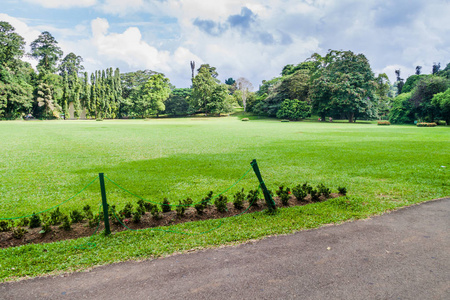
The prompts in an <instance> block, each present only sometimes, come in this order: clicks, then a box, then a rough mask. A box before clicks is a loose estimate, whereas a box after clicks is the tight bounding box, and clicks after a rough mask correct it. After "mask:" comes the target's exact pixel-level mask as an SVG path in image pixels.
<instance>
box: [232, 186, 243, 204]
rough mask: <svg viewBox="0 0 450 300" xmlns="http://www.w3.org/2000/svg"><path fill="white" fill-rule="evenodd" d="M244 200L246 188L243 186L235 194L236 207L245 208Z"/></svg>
mask: <svg viewBox="0 0 450 300" xmlns="http://www.w3.org/2000/svg"><path fill="white" fill-rule="evenodd" d="M244 200H245V194H244V188H242V190H241V191H238V192H237V193H236V194H234V200H233V205H234V208H236V209H243V208H244Z"/></svg>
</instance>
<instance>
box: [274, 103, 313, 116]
mask: <svg viewBox="0 0 450 300" xmlns="http://www.w3.org/2000/svg"><path fill="white" fill-rule="evenodd" d="M310 116H311V106H310V105H309V104H308V103H307V102H306V101H300V100H298V99H292V100H290V99H286V100H284V101H283V102H282V103H281V106H280V109H279V110H278V112H277V118H278V119H289V120H299V119H305V118H307V117H310Z"/></svg>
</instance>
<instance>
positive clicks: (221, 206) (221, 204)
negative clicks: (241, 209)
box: [214, 195, 228, 213]
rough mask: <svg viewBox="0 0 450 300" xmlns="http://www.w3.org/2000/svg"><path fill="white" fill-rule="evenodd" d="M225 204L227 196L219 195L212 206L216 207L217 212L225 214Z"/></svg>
mask: <svg viewBox="0 0 450 300" xmlns="http://www.w3.org/2000/svg"><path fill="white" fill-rule="evenodd" d="M227 202H228V198H227V196H224V195H220V196H219V197H217V198H216V200H214V205H215V206H216V209H217V211H218V212H221V213H223V212H226V211H227Z"/></svg>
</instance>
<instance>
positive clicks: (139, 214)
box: [132, 209, 142, 223]
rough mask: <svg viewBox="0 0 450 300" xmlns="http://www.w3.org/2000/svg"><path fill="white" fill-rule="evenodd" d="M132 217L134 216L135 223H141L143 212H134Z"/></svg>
mask: <svg viewBox="0 0 450 300" xmlns="http://www.w3.org/2000/svg"><path fill="white" fill-rule="evenodd" d="M132 216H133V218H132V221H133V223H139V222H141V217H142V212H141V211H139V209H138V210H136V211H135V212H133V214H132Z"/></svg>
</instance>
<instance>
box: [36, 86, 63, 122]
mask: <svg viewBox="0 0 450 300" xmlns="http://www.w3.org/2000/svg"><path fill="white" fill-rule="evenodd" d="M37 106H38V107H39V109H40V110H41V112H40V115H41V116H42V117H44V118H46V119H52V118H59V110H60V107H59V106H58V105H57V104H56V103H55V100H54V99H53V96H52V90H51V88H50V86H49V85H48V84H46V83H45V82H41V83H40V84H39V86H38V87H37Z"/></svg>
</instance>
